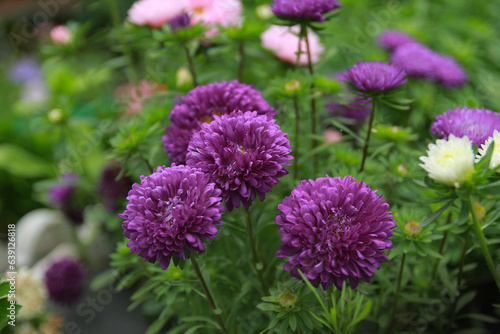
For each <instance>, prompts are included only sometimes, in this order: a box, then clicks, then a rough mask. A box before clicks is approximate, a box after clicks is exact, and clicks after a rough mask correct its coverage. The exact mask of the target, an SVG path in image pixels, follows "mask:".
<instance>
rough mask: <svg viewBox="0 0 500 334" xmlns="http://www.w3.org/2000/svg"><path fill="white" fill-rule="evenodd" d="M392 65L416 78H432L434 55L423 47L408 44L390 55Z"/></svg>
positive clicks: (416, 44) (434, 65)
mask: <svg viewBox="0 0 500 334" xmlns="http://www.w3.org/2000/svg"><path fill="white" fill-rule="evenodd" d="M391 60H392V62H393V63H394V64H396V65H398V66H400V67H401V68H403V69H404V70H405V72H406V73H408V75H411V76H414V77H417V78H432V76H433V75H434V72H435V68H436V60H437V57H436V53H434V51H432V50H431V49H430V48H428V47H427V46H425V45H422V44H419V43H409V44H405V45H403V46H401V47H399V48H397V49H396V50H395V51H394V52H393V53H392V54H391Z"/></svg>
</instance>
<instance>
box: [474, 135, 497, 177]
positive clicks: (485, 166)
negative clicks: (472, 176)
mask: <svg viewBox="0 0 500 334" xmlns="http://www.w3.org/2000/svg"><path fill="white" fill-rule="evenodd" d="M494 148H495V142H493V143H492V144H491V145H490V146H489V147H488V150H487V151H486V154H485V155H483V156H482V157H481V160H479V162H478V163H477V164H476V165H475V166H474V167H475V169H476V171H479V172H480V174H481V175H484V174H486V173H487V172H488V170H489V169H490V160H491V157H492V156H493V152H494Z"/></svg>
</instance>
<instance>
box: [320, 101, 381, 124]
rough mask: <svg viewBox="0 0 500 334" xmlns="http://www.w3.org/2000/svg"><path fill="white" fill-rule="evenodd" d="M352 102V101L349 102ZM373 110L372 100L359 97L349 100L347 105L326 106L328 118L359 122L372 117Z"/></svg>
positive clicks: (336, 103)
mask: <svg viewBox="0 0 500 334" xmlns="http://www.w3.org/2000/svg"><path fill="white" fill-rule="evenodd" d="M349 100H350V101H349ZM371 108H372V104H371V99H363V98H359V97H355V98H350V99H348V101H347V103H338V102H334V103H329V104H327V105H326V106H325V109H326V110H327V113H328V116H330V117H343V118H348V119H352V120H355V121H358V122H361V121H363V120H364V119H365V118H366V117H368V115H370V112H371Z"/></svg>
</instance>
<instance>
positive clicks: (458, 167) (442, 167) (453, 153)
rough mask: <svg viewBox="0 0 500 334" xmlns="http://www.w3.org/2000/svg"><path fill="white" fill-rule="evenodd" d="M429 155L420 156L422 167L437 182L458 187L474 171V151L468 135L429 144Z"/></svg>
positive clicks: (451, 137) (452, 136) (450, 137)
mask: <svg viewBox="0 0 500 334" xmlns="http://www.w3.org/2000/svg"><path fill="white" fill-rule="evenodd" d="M427 155H428V156H423V157H420V160H421V161H422V162H423V164H420V167H422V168H423V169H425V170H426V171H427V173H429V177H430V178H432V179H434V180H436V181H437V182H440V183H443V184H446V185H449V186H455V187H456V188H458V187H460V184H462V183H463V182H464V181H467V180H469V179H470V178H471V176H472V174H473V173H474V152H473V151H472V142H471V141H470V140H469V137H467V136H465V137H463V138H457V137H455V136H454V135H450V136H449V137H448V140H444V139H439V140H437V141H436V144H429V149H428V150H427Z"/></svg>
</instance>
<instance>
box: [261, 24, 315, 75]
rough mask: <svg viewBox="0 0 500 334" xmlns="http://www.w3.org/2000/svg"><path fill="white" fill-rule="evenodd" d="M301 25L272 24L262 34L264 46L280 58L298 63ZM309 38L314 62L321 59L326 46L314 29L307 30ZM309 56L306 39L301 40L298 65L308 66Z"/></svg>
mask: <svg viewBox="0 0 500 334" xmlns="http://www.w3.org/2000/svg"><path fill="white" fill-rule="evenodd" d="M299 32H300V26H298V25H296V26H292V27H285V26H277V25H272V26H271V27H270V28H269V29H267V30H266V31H264V32H263V33H262V34H261V35H260V39H261V41H262V46H263V47H264V48H266V49H269V50H271V51H273V53H274V54H275V55H276V57H278V58H279V59H281V60H283V61H286V62H288V63H291V64H297V53H298V51H299V38H300V37H299V36H298V34H299ZM307 36H308V39H309V49H310V51H311V62H312V63H313V64H315V63H317V62H318V61H319V60H320V57H321V54H322V53H323V51H324V47H323V45H322V44H321V42H320V40H319V37H318V35H316V34H315V33H314V32H313V31H312V30H310V29H309V30H308V31H307ZM308 64H309V58H308V56H307V44H306V41H305V39H302V41H301V42H300V57H299V62H298V65H300V66H307V65H308Z"/></svg>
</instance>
